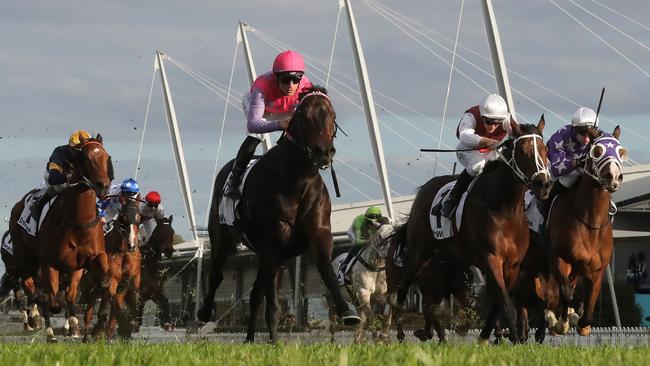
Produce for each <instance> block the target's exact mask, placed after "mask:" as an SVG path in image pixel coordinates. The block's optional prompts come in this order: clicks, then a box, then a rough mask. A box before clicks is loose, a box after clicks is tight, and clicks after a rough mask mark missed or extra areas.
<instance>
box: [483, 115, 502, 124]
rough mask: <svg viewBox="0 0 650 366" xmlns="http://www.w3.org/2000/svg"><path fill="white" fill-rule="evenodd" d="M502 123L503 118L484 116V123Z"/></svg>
mask: <svg viewBox="0 0 650 366" xmlns="http://www.w3.org/2000/svg"><path fill="white" fill-rule="evenodd" d="M484 118H485V117H484ZM502 123H503V119H491V118H485V124H488V125H500V124H502Z"/></svg>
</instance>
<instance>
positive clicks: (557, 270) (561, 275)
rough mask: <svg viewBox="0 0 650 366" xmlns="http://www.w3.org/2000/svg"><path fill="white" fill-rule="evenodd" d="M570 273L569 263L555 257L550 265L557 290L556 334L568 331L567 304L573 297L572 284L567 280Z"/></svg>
mask: <svg viewBox="0 0 650 366" xmlns="http://www.w3.org/2000/svg"><path fill="white" fill-rule="evenodd" d="M570 273H571V264H570V263H568V262H567V261H565V260H563V259H562V258H555V260H554V261H553V267H552V272H551V275H552V278H553V280H555V282H556V284H557V289H558V291H559V307H558V308H557V310H559V314H557V313H556V315H559V316H558V317H557V318H558V319H557V323H556V324H555V328H554V331H555V332H556V333H558V334H566V333H567V332H568V331H569V320H568V310H569V304H570V303H571V300H572V299H573V286H572V285H571V281H570V280H569V275H570Z"/></svg>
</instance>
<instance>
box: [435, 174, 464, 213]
mask: <svg viewBox="0 0 650 366" xmlns="http://www.w3.org/2000/svg"><path fill="white" fill-rule="evenodd" d="M472 179H474V177H472V176H471V175H470V174H469V173H468V172H467V169H463V172H462V173H460V176H458V180H457V181H456V184H454V188H452V189H451V191H450V192H449V194H447V196H446V197H445V198H444V199H443V200H442V201H441V202H439V203H438V204H437V205H436V206H435V207H434V208H433V209H432V210H431V213H433V214H436V215H438V214H440V215H442V216H444V217H451V214H452V211H453V210H454V207H456V205H457V204H458V202H459V201H460V198H461V197H462V196H463V193H465V191H467V187H469V184H470V183H472Z"/></svg>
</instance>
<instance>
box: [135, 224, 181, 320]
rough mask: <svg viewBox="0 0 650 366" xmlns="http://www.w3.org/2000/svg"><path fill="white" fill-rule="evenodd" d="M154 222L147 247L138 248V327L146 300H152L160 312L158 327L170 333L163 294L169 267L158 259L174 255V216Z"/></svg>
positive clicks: (167, 304) (167, 311) (165, 299)
mask: <svg viewBox="0 0 650 366" xmlns="http://www.w3.org/2000/svg"><path fill="white" fill-rule="evenodd" d="M155 220H156V228H155V229H154V230H153V232H152V233H151V237H150V238H149V241H148V242H147V245H145V246H142V247H141V248H140V250H141V252H142V283H141V286H140V301H139V303H138V311H137V316H138V327H139V326H140V325H142V313H143V311H144V304H145V303H146V302H147V301H148V300H152V301H154V302H155V303H156V305H158V309H159V310H160V326H161V327H162V328H163V329H164V330H166V331H171V330H172V323H171V316H170V314H169V300H167V296H165V292H164V290H165V282H166V281H167V270H168V269H169V267H167V266H165V265H163V264H161V263H160V259H162V256H163V255H164V256H165V257H167V258H171V256H172V254H173V253H174V245H173V242H174V229H173V228H172V221H173V220H174V216H173V215H172V216H169V218H166V217H161V218H156V219H155Z"/></svg>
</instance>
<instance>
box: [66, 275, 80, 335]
mask: <svg viewBox="0 0 650 366" xmlns="http://www.w3.org/2000/svg"><path fill="white" fill-rule="evenodd" d="M83 273H84V270H83V269H80V270H77V271H74V272H72V275H71V276H70V286H69V287H68V291H66V293H65V302H66V306H67V311H66V316H67V319H66V325H67V328H66V330H67V333H68V334H67V335H68V336H71V337H72V338H80V337H81V328H80V327H79V319H77V314H76V313H75V307H76V306H77V293H78V288H79V281H80V280H81V276H82V275H83Z"/></svg>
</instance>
